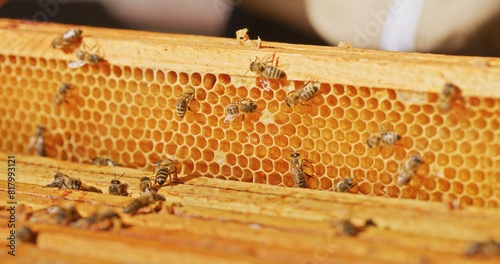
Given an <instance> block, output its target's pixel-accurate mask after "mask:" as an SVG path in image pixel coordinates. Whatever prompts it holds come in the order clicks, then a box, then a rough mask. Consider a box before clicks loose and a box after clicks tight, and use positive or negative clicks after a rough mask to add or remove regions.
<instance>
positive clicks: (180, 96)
mask: <svg viewBox="0 0 500 264" xmlns="http://www.w3.org/2000/svg"><path fill="white" fill-rule="evenodd" d="M185 100H186V95H185V94H181V95H179V98H178V99H177V101H176V102H175V106H179V105H181V104H182V102H184V101H185Z"/></svg>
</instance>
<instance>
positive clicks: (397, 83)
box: [0, 19, 500, 98]
mask: <svg viewBox="0 0 500 264" xmlns="http://www.w3.org/2000/svg"><path fill="white" fill-rule="evenodd" d="M71 27H72V26H70V25H60V24H52V23H33V22H29V21H24V20H10V19H2V20H0V36H2V39H4V41H2V43H0V49H1V50H3V51H8V52H9V55H16V56H35V57H42V56H48V55H50V57H51V58H54V59H60V60H66V61H71V60H74V55H73V54H64V53H62V52H61V51H60V50H56V49H53V48H52V47H51V41H52V40H53V39H54V38H55V37H56V36H57V35H58V34H61V32H64V31H66V30H68V29H70V28H71ZM73 27H74V26H73ZM79 27H80V26H79ZM80 28H81V29H83V32H84V36H85V37H84V38H85V41H88V42H89V43H94V44H95V43H98V44H99V46H100V47H101V48H102V50H103V51H104V52H105V59H106V61H107V62H109V63H110V64H112V65H120V66H124V65H135V66H137V67H143V68H159V69H162V68H164V67H165V65H168V68H169V69H172V70H182V71H186V72H191V71H196V72H214V73H224V74H228V75H230V76H244V75H245V73H246V72H247V70H248V67H249V59H254V58H255V56H258V57H260V58H261V57H264V56H266V55H269V54H272V53H274V52H276V54H277V56H279V58H280V63H281V64H286V65H287V66H288V65H289V68H287V71H286V73H287V78H288V79H289V80H302V81H307V80H313V81H317V82H324V83H340V84H349V85H354V86H366V87H379V88H392V89H396V90H411V91H421V92H436V93H439V92H441V91H442V88H443V85H444V84H445V83H446V82H451V83H454V84H455V85H457V86H458V87H459V88H460V89H462V91H463V95H464V96H478V97H493V98H499V97H500V58H490V57H484V58H481V57H464V56H447V55H435V54H421V53H407V52H388V51H377V50H364V49H357V48H355V47H354V48H336V47H324V46H310V45H296V44H286V43H275V42H264V43H265V48H262V49H254V48H252V47H249V46H242V45H240V44H239V42H238V41H237V40H236V39H230V38H216V37H205V36H191V35H179V34H164V33H153V32H144V31H132V30H117V29H105V28H94V27H85V26H81V27H80ZM264 41H265V40H264ZM248 76H251V75H248Z"/></svg>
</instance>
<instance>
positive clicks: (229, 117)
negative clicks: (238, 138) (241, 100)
mask: <svg viewBox="0 0 500 264" xmlns="http://www.w3.org/2000/svg"><path fill="white" fill-rule="evenodd" d="M241 115H243V114H242V113H238V114H235V115H227V116H226V118H224V123H231V122H233V121H234V120H236V119H238V118H239V117H240V116H241Z"/></svg>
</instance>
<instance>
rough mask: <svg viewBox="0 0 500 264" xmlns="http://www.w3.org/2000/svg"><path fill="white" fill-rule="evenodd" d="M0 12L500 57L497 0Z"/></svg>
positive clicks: (294, 0)
mask: <svg viewBox="0 0 500 264" xmlns="http://www.w3.org/2000/svg"><path fill="white" fill-rule="evenodd" d="M0 6H1V8H0V17H2V18H15V19H28V20H36V21H39V22H44V21H45V22H54V23H66V24H76V25H87V26H96V27H109V28H121V29H139V30H149V31H158V32H170V33H184V34H200V35H209V36H220V37H229V38H234V37H235V31H236V30H238V29H241V28H248V29H249V30H250V31H249V35H250V37H251V38H257V36H260V38H261V39H263V40H264V41H278V42H288V43H297V44H313V45H337V43H338V42H339V41H343V42H351V43H352V44H353V46H355V47H358V48H370V49H385V50H395V51H418V52H431V53H442V54H456V55H473V56H495V57H498V56H500V1H498V0H482V1H470V0H433V1H430V0H350V1H344V0H141V1H137V0H10V1H8V0H7V1H6V0H0Z"/></svg>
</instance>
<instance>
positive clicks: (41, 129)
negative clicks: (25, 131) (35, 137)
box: [36, 125, 47, 133]
mask: <svg viewBox="0 0 500 264" xmlns="http://www.w3.org/2000/svg"><path fill="white" fill-rule="evenodd" d="M36 130H37V133H43V132H45V130H47V129H46V128H45V127H44V126H43V125H38V126H37V127H36Z"/></svg>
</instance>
